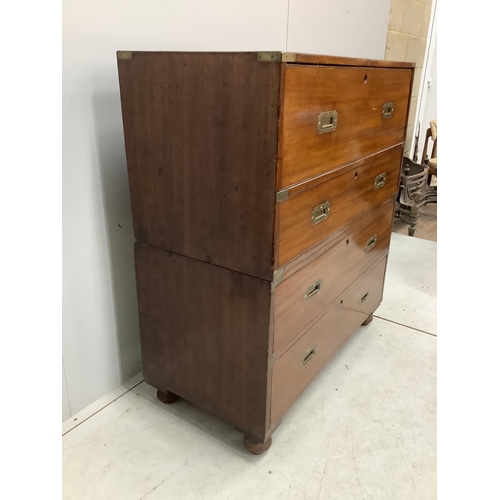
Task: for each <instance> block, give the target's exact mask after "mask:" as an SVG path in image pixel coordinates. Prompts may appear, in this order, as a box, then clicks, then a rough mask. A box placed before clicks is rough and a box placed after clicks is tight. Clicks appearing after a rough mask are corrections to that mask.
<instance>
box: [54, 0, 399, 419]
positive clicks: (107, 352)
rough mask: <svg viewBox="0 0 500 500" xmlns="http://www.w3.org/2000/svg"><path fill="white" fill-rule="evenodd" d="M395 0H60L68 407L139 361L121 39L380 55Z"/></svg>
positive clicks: (124, 44) (135, 368) (140, 46)
mask: <svg viewBox="0 0 500 500" xmlns="http://www.w3.org/2000/svg"><path fill="white" fill-rule="evenodd" d="M389 8H390V0H379V1H377V2H373V1H372V0H290V5H288V0H254V1H252V2H237V1H234V0H183V1H182V2H181V1H175V0H142V1H140V0H128V1H123V0H73V1H66V2H63V96H62V97H63V120H62V123H63V383H64V380H65V382H66V386H67V396H68V398H64V393H65V392H66V390H65V389H64V387H63V418H64V417H65V416H68V412H71V414H74V413H76V412H78V411H80V410H81V409H82V408H84V407H85V406H87V405H89V404H90V403H92V402H93V401H95V400H96V399H98V398H99V397H101V396H102V395H103V394H105V393H106V392H108V391H110V390H111V389H113V388H114V387H116V386H118V385H119V384H120V383H122V382H123V381H125V380H126V379H128V378H130V377H131V376H133V375H134V374H136V373H137V372H139V371H140V370H141V359H140V348H139V330H138V319H137V302H136V295H135V293H136V292H135V278H134V262H133V242H134V237H133V231H132V219H131V213H130V199H129V193H128V181H127V171H126V162H125V152H124V145H123V135H122V124H121V110H120V101H119V91H118V78H117V70H116V56H115V53H116V51H117V50H127V49H128V50H170V51H175V50H215V51H217V50H220V51H232V50H234V51H237V50H241V51H258V50H287V45H288V50H293V51H297V52H312V53H322V54H333V55H346V56H353V57H371V58H380V59H382V58H383V56H384V50H385V38H386V33H387V22H388V17H389ZM288 12H290V16H289V19H288ZM65 399H66V400H65Z"/></svg>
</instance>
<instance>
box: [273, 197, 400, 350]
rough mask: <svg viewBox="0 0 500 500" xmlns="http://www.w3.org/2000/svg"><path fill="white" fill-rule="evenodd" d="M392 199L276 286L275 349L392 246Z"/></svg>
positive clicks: (293, 337) (284, 344)
mask: <svg viewBox="0 0 500 500" xmlns="http://www.w3.org/2000/svg"><path fill="white" fill-rule="evenodd" d="M392 215H393V204H392V202H390V203H388V204H386V205H385V206H383V207H382V208H381V209H379V210H377V211H376V212H375V213H372V214H369V215H367V218H366V219H364V220H363V222H361V223H360V224H358V225H357V227H355V228H354V229H353V230H352V231H350V232H348V233H347V234H345V235H344V237H343V238H342V240H341V241H339V242H338V243H337V244H335V245H334V246H332V247H331V248H329V249H328V250H326V251H325V252H324V253H322V254H321V255H320V256H319V257H316V258H315V259H314V260H313V261H312V262H309V264H307V265H306V266H304V267H303V268H302V269H300V270H299V271H297V272H296V273H295V274H292V275H291V276H290V277H289V278H286V279H285V280H284V281H283V282H281V283H280V284H279V285H278V286H277V287H276V289H275V290H274V353H275V354H280V353H281V352H283V351H284V350H285V349H286V348H287V347H288V346H289V345H290V344H291V343H292V342H293V341H294V340H296V339H297V338H298V337H300V335H301V334H302V333H303V332H304V331H305V330H307V329H308V328H309V327H310V326H311V324H312V323H314V322H315V321H316V319H317V318H319V317H320V316H321V315H322V314H324V312H325V311H326V310H327V309H328V308H329V307H330V306H331V305H332V303H333V301H334V300H335V298H336V297H338V296H339V295H340V294H341V293H342V292H343V291H344V290H345V289H346V288H347V287H348V286H349V285H350V284H351V283H352V282H353V281H354V280H355V279H356V278H357V277H358V276H360V275H361V274H363V273H364V272H365V271H366V270H367V269H368V268H370V267H371V266H372V265H373V264H374V263H375V262H377V261H378V260H380V259H381V258H382V257H383V256H384V255H386V254H387V252H388V250H389V243H390V239H391V229H392Z"/></svg>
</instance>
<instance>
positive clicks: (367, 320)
mask: <svg viewBox="0 0 500 500" xmlns="http://www.w3.org/2000/svg"><path fill="white" fill-rule="evenodd" d="M372 321H373V314H370V316H368V318H366V319H365V320H364V321H363V323H361V324H362V325H363V326H366V325H369V324H370V323H371V322H372Z"/></svg>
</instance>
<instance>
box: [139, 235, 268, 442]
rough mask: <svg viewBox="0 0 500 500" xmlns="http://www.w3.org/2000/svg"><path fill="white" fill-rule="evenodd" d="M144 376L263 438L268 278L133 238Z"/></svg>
mask: <svg viewBox="0 0 500 500" xmlns="http://www.w3.org/2000/svg"><path fill="white" fill-rule="evenodd" d="M135 255H136V274H137V291H138V298H139V322H140V329H141V348H142V360H143V365H144V368H143V373H144V378H145V380H146V382H147V383H148V384H151V385H152V386H153V387H155V388H157V389H159V390H160V391H161V392H163V393H167V391H170V392H173V393H174V394H178V395H179V396H180V397H182V398H185V399H187V400H189V401H191V402H193V403H195V404H197V405H199V406H201V407H202V408H205V409H207V410H209V411H211V412H213V413H215V414H216V415H219V416H220V417H223V418H225V419H226V420H228V421H229V422H232V423H233V424H234V425H236V426H238V427H239V428H241V429H242V430H244V431H245V433H247V434H248V435H251V436H254V437H255V438H257V439H259V438H260V439H263V438H264V435H265V431H266V426H265V422H266V399H267V377H268V374H267V372H268V350H269V320H270V317H269V316H270V298H271V286H270V283H269V282H268V281H265V280H262V279H259V278H254V277H252V276H247V275H245V274H242V273H237V272H235V271H231V270H228V269H224V268H222V267H218V266H214V265H212V264H207V263H205V262H200V261H197V260H194V259H190V258H188V257H183V256H180V255H176V254H173V253H170V252H167V251H165V250H159V249H157V248H153V247H150V246H146V245H142V244H140V243H136V251H135Z"/></svg>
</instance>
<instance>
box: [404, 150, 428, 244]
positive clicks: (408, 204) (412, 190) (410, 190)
mask: <svg viewBox="0 0 500 500" xmlns="http://www.w3.org/2000/svg"><path fill="white" fill-rule="evenodd" d="M424 151H425V149H424ZM428 176H429V167H427V166H425V165H422V164H420V163H416V162H414V161H412V160H410V159H409V158H407V157H406V156H404V157H403V168H402V171H401V182H400V185H399V193H398V197H397V202H396V209H395V216H396V217H399V218H400V219H401V221H402V222H404V223H405V224H409V225H410V227H409V228H408V235H409V236H414V235H415V229H416V226H417V221H418V212H419V210H420V207H422V206H423V205H426V204H427V203H437V187H436V186H429V185H428V184H427V182H426V180H427V178H428Z"/></svg>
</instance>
